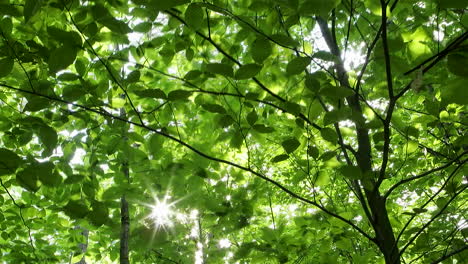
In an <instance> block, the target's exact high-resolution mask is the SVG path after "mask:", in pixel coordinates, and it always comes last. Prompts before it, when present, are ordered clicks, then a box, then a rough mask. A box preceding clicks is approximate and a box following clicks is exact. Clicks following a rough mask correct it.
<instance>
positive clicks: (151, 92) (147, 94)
mask: <svg viewBox="0 0 468 264" xmlns="http://www.w3.org/2000/svg"><path fill="white" fill-rule="evenodd" d="M133 93H135V94H136V95H138V96H139V97H143V98H158V99H166V98H167V96H166V94H165V93H164V92H163V91H162V90H161V89H146V90H137V91H133Z"/></svg>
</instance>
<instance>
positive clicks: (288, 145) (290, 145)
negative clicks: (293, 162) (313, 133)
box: [281, 138, 301, 154]
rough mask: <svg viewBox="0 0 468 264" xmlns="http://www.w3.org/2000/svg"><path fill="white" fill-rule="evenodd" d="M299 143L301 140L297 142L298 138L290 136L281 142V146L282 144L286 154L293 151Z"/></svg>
mask: <svg viewBox="0 0 468 264" xmlns="http://www.w3.org/2000/svg"><path fill="white" fill-rule="evenodd" d="M300 145H301V142H299V140H297V139H296V138H290V139H287V140H285V141H283V142H281V146H283V148H284V151H286V153H288V154H290V153H292V152H294V151H295V150H296V149H297V148H298V147H299V146H300Z"/></svg>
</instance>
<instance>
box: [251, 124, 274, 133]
mask: <svg viewBox="0 0 468 264" xmlns="http://www.w3.org/2000/svg"><path fill="white" fill-rule="evenodd" d="M252 128H253V129H254V130H256V131H257V132H260V133H272V132H274V131H275V129H274V128H272V127H267V126H265V125H264V124H256V125H253V126H252Z"/></svg>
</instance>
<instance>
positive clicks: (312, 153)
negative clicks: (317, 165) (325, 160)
mask: <svg viewBox="0 0 468 264" xmlns="http://www.w3.org/2000/svg"><path fill="white" fill-rule="evenodd" d="M307 154H308V155H309V156H311V157H312V158H314V159H317V158H318V157H319V150H318V148H316V147H314V146H309V147H308V148H307Z"/></svg>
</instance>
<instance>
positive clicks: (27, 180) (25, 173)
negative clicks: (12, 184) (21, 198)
mask: <svg viewBox="0 0 468 264" xmlns="http://www.w3.org/2000/svg"><path fill="white" fill-rule="evenodd" d="M38 180H39V178H38V170H37V167H36V165H35V164H32V165H29V166H28V167H26V168H25V169H23V170H21V171H19V172H18V173H17V174H16V181H17V182H18V184H19V185H20V186H21V187H23V188H25V189H26V190H28V191H30V192H37V191H38V190H39V188H40V185H39V181H38Z"/></svg>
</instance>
